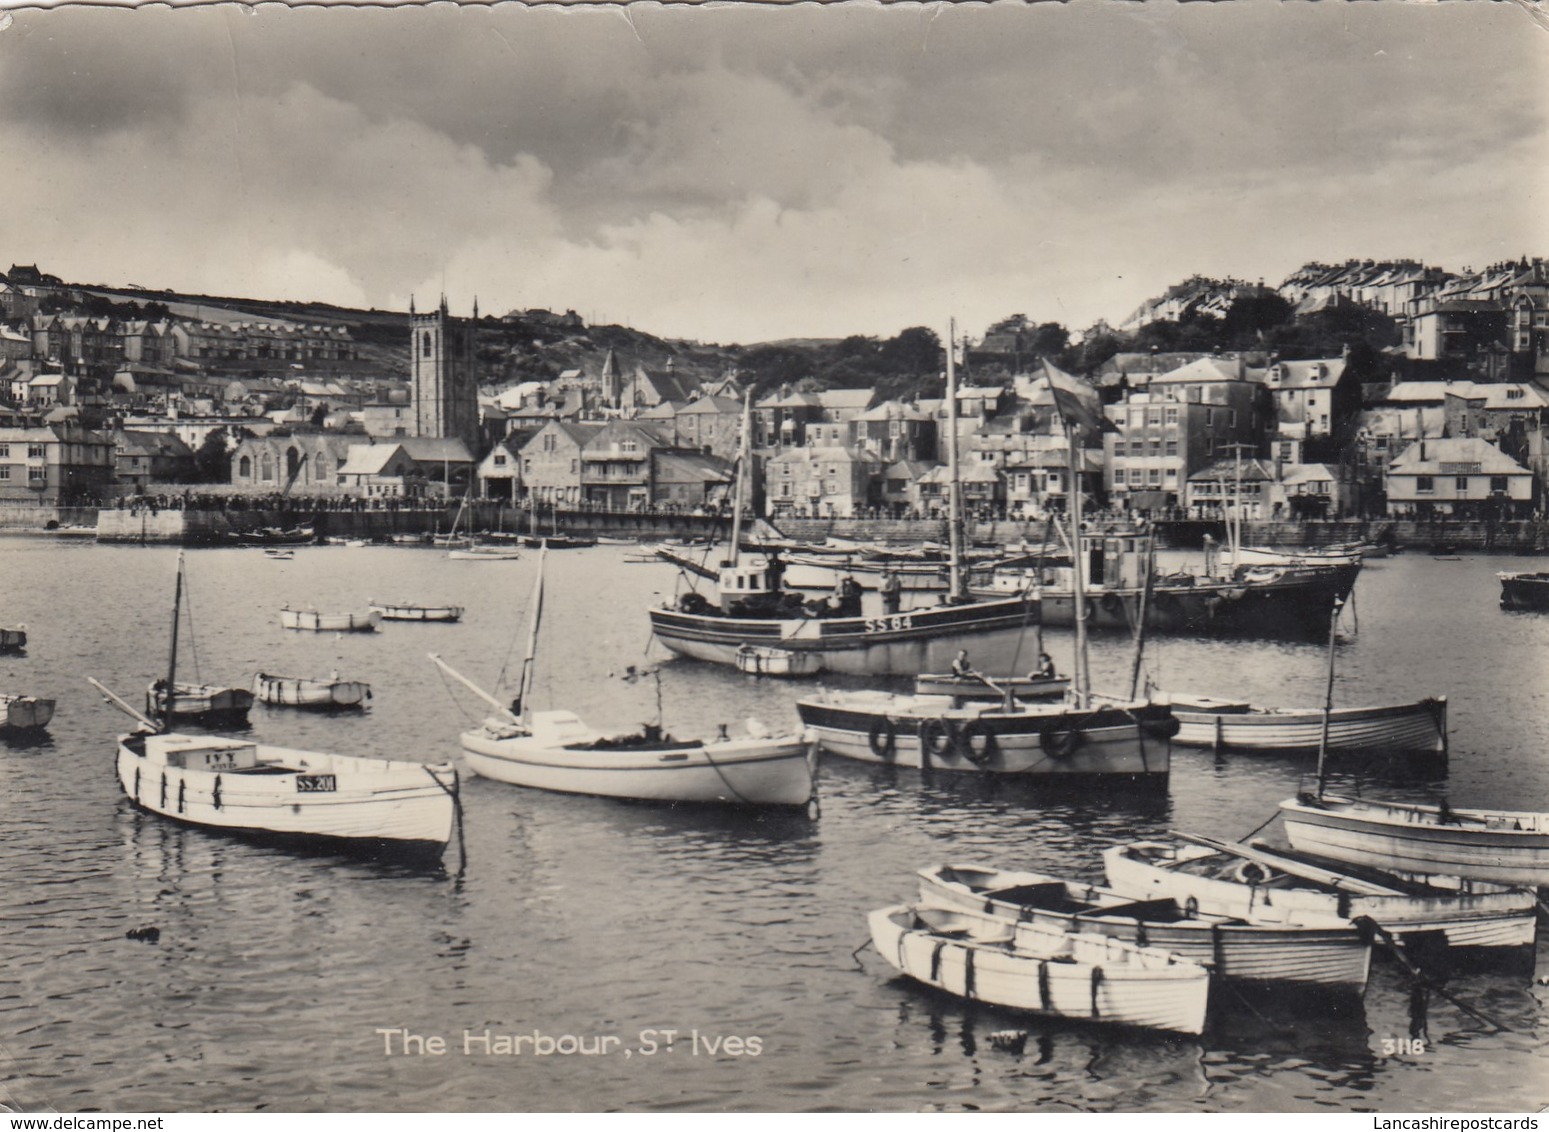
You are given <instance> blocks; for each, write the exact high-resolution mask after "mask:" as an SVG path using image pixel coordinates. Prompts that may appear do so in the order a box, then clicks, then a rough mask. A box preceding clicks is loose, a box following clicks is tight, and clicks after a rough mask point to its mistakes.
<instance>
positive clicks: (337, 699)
mask: <svg viewBox="0 0 1549 1132" xmlns="http://www.w3.org/2000/svg"><path fill="white" fill-rule="evenodd" d="M253 695H255V696H257V697H258V698H259V699H260V700H262V701H263V702H264V703H266V704H272V705H274V706H276V707H303V708H323V709H330V708H358V707H364V706H365V703H366V701H367V700H368V699H370V698H371V685H370V684H365V683H362V682H361V681H359V680H341V679H339V674H338V673H337V672H335V673H332V674H331V675H329V676H326V677H309V676H273V675H271V674H269V673H267V672H260V673H258V674H257V675H256V676H254V677H253Z"/></svg>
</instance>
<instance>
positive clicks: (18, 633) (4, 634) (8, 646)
mask: <svg viewBox="0 0 1549 1132" xmlns="http://www.w3.org/2000/svg"><path fill="white" fill-rule="evenodd" d="M26 647H27V630H25V629H0V652H20V651H21V650H22V649H24V648H26Z"/></svg>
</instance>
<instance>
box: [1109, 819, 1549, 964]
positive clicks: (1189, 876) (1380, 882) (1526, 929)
mask: <svg viewBox="0 0 1549 1132" xmlns="http://www.w3.org/2000/svg"><path fill="white" fill-rule="evenodd" d="M1188 841H1191V842H1196V843H1195V844H1189V843H1183V842H1180V843H1175V844H1172V843H1161V842H1156V841H1138V842H1135V843H1133V844H1130V845H1115V846H1112V847H1111V848H1109V849H1105V850H1104V851H1103V867H1104V869H1105V871H1106V873H1107V877H1108V885H1109V887H1110V888H1112V889H1113V890H1114V891H1116V892H1118V893H1120V894H1122V895H1124V896H1127V897H1129V898H1131V899H1134V900H1150V899H1155V898H1158V897H1167V898H1171V899H1173V900H1176V901H1178V902H1180V903H1182V904H1184V905H1187V906H1192V907H1195V908H1197V909H1198V910H1199V912H1200V914H1201V915H1207V914H1208V915H1214V916H1232V917H1238V918H1241V919H1247V920H1253V921H1256V922H1261V923H1272V922H1280V921H1287V920H1294V919H1297V918H1300V917H1305V916H1322V917H1330V918H1337V919H1342V920H1348V919H1354V918H1355V917H1357V916H1369V917H1370V918H1371V919H1373V920H1375V921H1376V922H1377V923H1378V924H1380V925H1381V926H1382V927H1383V928H1384V929H1386V930H1387V931H1388V932H1389V933H1391V934H1393V935H1395V936H1399V937H1400V938H1403V937H1406V936H1410V935H1421V934H1435V933H1439V934H1441V935H1442V936H1443V937H1444V938H1445V939H1446V941H1447V943H1448V945H1449V946H1452V947H1523V946H1529V945H1531V944H1532V943H1533V942H1534V939H1535V933H1536V927H1537V901H1536V899H1535V897H1534V894H1533V893H1532V892H1531V891H1529V890H1527V889H1512V888H1506V887H1503V886H1500V885H1491V884H1485V883H1483V882H1468V883H1466V884H1464V885H1454V886H1453V887H1450V888H1448V887H1438V886H1432V885H1425V884H1417V883H1414V882H1410V881H1404V880H1401V879H1399V878H1397V877H1379V876H1368V875H1365V874H1361V875H1352V874H1351V873H1349V872H1345V871H1342V870H1341V869H1339V868H1338V867H1337V866H1327V865H1319V864H1317V863H1316V862H1314V861H1310V860H1308V859H1307V858H1304V857H1301V856H1300V855H1290V854H1287V853H1285V852H1280V851H1276V850H1273V849H1267V848H1265V847H1263V846H1257V845H1252V846H1249V845H1237V844H1235V843H1230V842H1221V841H1217V840H1214V839H1212V838H1206V837H1198V836H1190V837H1189V838H1188Z"/></svg>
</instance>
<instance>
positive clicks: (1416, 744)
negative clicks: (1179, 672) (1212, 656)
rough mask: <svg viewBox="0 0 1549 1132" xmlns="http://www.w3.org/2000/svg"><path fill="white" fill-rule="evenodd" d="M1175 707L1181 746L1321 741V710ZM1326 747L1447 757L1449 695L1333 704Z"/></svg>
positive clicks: (1277, 747)
mask: <svg viewBox="0 0 1549 1132" xmlns="http://www.w3.org/2000/svg"><path fill="white" fill-rule="evenodd" d="M1172 709H1173V716H1174V717H1175V718H1176V719H1177V720H1178V734H1177V737H1176V738H1175V739H1174V742H1176V743H1177V744H1179V745H1180V746H1185V747H1210V748H1213V749H1217V750H1238V751H1316V750H1318V749H1319V746H1320V744H1321V742H1322V737H1323V712H1322V711H1321V710H1320V709H1317V708H1307V709H1294V708H1286V709H1273V710H1270V709H1262V708H1260V709H1253V710H1249V711H1232V710H1222V711H1211V710H1203V711H1202V710H1196V709H1193V708H1189V707H1186V706H1185V705H1184V704H1183V703H1182V702H1178V701H1174V703H1173V705H1172ZM1328 750H1329V751H1330V752H1339V753H1351V752H1361V753H1371V754H1389V753H1403V754H1415V755H1429V756H1435V757H1440V756H1444V755H1445V754H1446V753H1447V701H1446V698H1445V697H1437V698H1435V699H1425V700H1421V701H1419V702H1418V703H1413V704H1395V705H1387V706H1381V707H1356V708H1335V709H1334V710H1333V711H1331V712H1329V716H1328Z"/></svg>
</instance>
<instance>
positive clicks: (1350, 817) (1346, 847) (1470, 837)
mask: <svg viewBox="0 0 1549 1132" xmlns="http://www.w3.org/2000/svg"><path fill="white" fill-rule="evenodd" d="M1280 814H1281V817H1282V819H1283V820H1284V822H1285V832H1286V837H1287V838H1288V839H1289V840H1290V842H1291V847H1292V848H1293V849H1298V850H1301V851H1303V852H1306V853H1313V854H1316V855H1317V856H1319V857H1327V858H1330V859H1332V860H1336V861H1349V862H1351V863H1354V864H1358V865H1365V866H1369V867H1371V868H1376V869H1381V870H1383V871H1384V872H1390V873H1399V874H1401V875H1405V876H1455V877H1462V878H1464V879H1467V880H1483V881H1491V882H1494V883H1496V884H1522V885H1549V813H1543V812H1531V811H1518V810H1479V809H1466V810H1455V809H1453V808H1452V807H1450V806H1448V805H1446V804H1445V803H1443V804H1441V805H1436V806H1430V805H1422V804H1417V803H1411V802H1373V801H1354V800H1351V799H1349V798H1338V797H1332V796H1327V795H1325V796H1324V797H1322V798H1317V797H1314V796H1312V795H1311V794H1303V795H1299V796H1298V797H1296V798H1290V799H1287V800H1286V801H1284V802H1281V803H1280Z"/></svg>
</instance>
